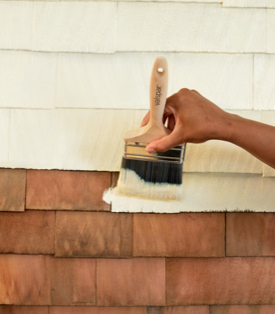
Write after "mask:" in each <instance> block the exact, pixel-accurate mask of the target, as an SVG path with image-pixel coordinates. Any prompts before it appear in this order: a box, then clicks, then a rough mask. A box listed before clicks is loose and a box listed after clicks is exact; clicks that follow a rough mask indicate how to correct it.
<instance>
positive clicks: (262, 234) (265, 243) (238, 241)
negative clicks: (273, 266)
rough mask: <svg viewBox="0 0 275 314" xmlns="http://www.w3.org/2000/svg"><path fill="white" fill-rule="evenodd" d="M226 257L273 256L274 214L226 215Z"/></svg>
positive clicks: (274, 249) (274, 237) (274, 244)
mask: <svg viewBox="0 0 275 314" xmlns="http://www.w3.org/2000/svg"><path fill="white" fill-rule="evenodd" d="M226 255H227V256H275V214H274V213H227V214H226Z"/></svg>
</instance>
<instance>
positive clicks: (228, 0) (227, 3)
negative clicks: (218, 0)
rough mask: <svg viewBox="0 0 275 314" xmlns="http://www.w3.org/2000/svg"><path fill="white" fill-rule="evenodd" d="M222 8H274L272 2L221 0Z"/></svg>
mask: <svg viewBox="0 0 275 314" xmlns="http://www.w3.org/2000/svg"><path fill="white" fill-rule="evenodd" d="M223 6H224V7H240V8H275V3H274V0H223Z"/></svg>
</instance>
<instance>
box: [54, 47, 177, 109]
mask: <svg viewBox="0 0 275 314" xmlns="http://www.w3.org/2000/svg"><path fill="white" fill-rule="evenodd" d="M158 55H159V54H157V53H145V54H144V53H142V54H141V53H116V54H65V53H61V54H59V56H58V74H57V107H63V108H64V107H66V108H117V109H119V108H124V109H146V110H147V109H148V108H149V82H150V75H151V69H152V65H153V63H154V60H155V58H156V57H157V56H158ZM161 55H164V56H165V57H167V59H168V62H169V64H171V67H172V55H171V54H161ZM171 70H172V69H171ZM169 89H170V93H171V84H170V87H169Z"/></svg>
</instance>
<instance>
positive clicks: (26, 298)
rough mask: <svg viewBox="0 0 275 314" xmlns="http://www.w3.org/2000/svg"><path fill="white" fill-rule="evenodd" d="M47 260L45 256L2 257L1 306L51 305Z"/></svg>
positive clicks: (0, 274)
mask: <svg viewBox="0 0 275 314" xmlns="http://www.w3.org/2000/svg"><path fill="white" fill-rule="evenodd" d="M47 259H48V256H43V255H9V254H3V255H0V278H1V280H0V291H1V293H0V304H17V305H48V304H50V282H49V277H48V276H47V267H46V262H47Z"/></svg>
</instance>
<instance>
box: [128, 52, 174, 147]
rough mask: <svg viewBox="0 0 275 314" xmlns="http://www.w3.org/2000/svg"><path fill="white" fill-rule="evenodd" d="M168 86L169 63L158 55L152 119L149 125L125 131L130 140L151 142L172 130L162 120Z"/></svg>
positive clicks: (154, 77) (155, 67) (151, 105)
mask: <svg viewBox="0 0 275 314" xmlns="http://www.w3.org/2000/svg"><path fill="white" fill-rule="evenodd" d="M167 86H168V64H167V60H166V59H165V58H164V57H157V58H156V60H155V62H154V65H153V69H152V74H151V81H150V119H149V122H148V124H147V125H145V126H144V127H140V128H138V129H135V130H130V131H128V132H126V133H125V135H124V140H125V141H128V142H141V143H150V142H152V141H154V140H157V139H159V138H161V137H163V136H165V135H167V134H169V133H170V132H171V131H170V130H168V129H167V128H166V127H165V126H164V125H163V122H162V117H163V111H164V106H165V102H166V96H167Z"/></svg>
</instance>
